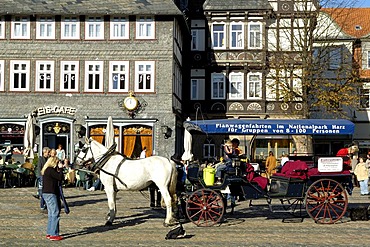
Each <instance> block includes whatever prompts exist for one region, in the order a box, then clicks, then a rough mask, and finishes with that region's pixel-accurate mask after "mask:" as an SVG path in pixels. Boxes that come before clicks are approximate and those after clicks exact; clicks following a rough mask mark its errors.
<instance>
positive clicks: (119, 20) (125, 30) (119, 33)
mask: <svg viewBox="0 0 370 247" xmlns="http://www.w3.org/2000/svg"><path fill="white" fill-rule="evenodd" d="M128 34H129V23H128V21H127V19H126V18H125V17H112V18H111V20H110V39H128V38H129V35H128Z"/></svg>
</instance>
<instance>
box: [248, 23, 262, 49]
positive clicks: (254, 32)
mask: <svg viewBox="0 0 370 247" xmlns="http://www.w3.org/2000/svg"><path fill="white" fill-rule="evenodd" d="M248 34H249V41H248V48H250V49H256V48H262V24H261V23H249V24H248Z"/></svg>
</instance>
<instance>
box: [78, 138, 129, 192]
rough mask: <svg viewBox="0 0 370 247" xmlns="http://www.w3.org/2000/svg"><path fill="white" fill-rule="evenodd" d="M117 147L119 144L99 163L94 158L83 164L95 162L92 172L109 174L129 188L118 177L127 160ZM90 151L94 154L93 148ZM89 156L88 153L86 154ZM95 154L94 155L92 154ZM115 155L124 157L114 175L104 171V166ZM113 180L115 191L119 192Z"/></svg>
mask: <svg viewBox="0 0 370 247" xmlns="http://www.w3.org/2000/svg"><path fill="white" fill-rule="evenodd" d="M116 146H117V143H114V144H113V145H112V146H111V147H110V148H109V149H108V151H107V152H106V153H104V154H103V155H102V156H101V157H100V158H99V159H98V160H97V161H95V159H94V158H93V157H92V158H90V159H88V160H86V161H84V162H83V164H84V163H86V162H88V161H92V162H93V166H92V168H91V169H92V170H93V171H94V172H95V173H96V172H97V171H98V170H100V171H102V172H104V173H105V174H108V175H110V176H112V177H114V178H115V179H117V180H118V181H119V182H120V183H121V184H122V185H123V186H125V187H126V188H127V185H126V184H125V183H124V182H123V181H122V180H121V179H120V178H119V177H118V173H119V169H120V168H121V165H122V164H123V162H125V160H126V158H125V157H124V156H123V155H122V154H121V153H119V152H117V151H116ZM89 149H90V152H91V153H92V150H91V146H90V147H89ZM86 154H87V152H86ZM92 154H93V153H92ZM114 155H120V156H122V157H123V159H122V160H121V162H120V163H119V164H118V166H117V168H116V172H115V174H113V173H110V172H108V171H106V170H104V169H103V167H104V165H105V164H106V163H107V162H108V161H109V159H110V158H111V157H112V156H114ZM85 157H86V155H85V156H84V158H85ZM115 179H113V187H114V191H116V192H117V191H118V189H117V184H116V180H115Z"/></svg>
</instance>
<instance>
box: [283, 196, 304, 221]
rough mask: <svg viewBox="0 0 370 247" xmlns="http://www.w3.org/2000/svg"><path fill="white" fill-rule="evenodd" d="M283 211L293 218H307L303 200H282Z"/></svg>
mask: <svg viewBox="0 0 370 247" xmlns="http://www.w3.org/2000/svg"><path fill="white" fill-rule="evenodd" d="M280 202H281V204H282V206H283V209H284V210H285V211H287V212H289V213H290V214H292V215H293V216H296V217H303V216H305V215H306V214H305V211H304V205H303V198H295V199H280Z"/></svg>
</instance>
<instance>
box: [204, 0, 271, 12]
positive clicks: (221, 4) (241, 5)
mask: <svg viewBox="0 0 370 247" xmlns="http://www.w3.org/2000/svg"><path fill="white" fill-rule="evenodd" d="M203 9H204V10H222V11H227V10H246V9H253V10H258V9H272V7H271V5H270V4H269V2H268V0H206V1H205V3H204V4H203Z"/></svg>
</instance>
